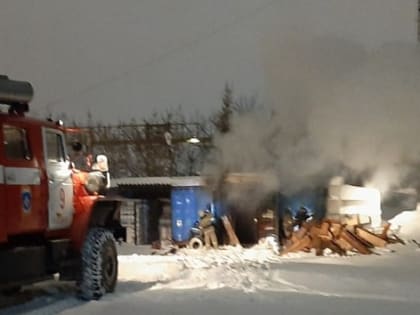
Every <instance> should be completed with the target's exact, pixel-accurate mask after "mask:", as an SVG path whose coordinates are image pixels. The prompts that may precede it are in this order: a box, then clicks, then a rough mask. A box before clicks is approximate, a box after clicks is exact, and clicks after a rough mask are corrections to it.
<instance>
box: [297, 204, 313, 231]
mask: <svg viewBox="0 0 420 315" xmlns="http://www.w3.org/2000/svg"><path fill="white" fill-rule="evenodd" d="M310 217H311V216H310V215H309V211H308V209H307V208H306V207H303V206H302V207H300V208H299V210H298V211H297V212H296V215H295V226H298V227H299V228H301V227H302V224H303V223H304V222H306V221H307V220H308V219H309V218H310Z"/></svg>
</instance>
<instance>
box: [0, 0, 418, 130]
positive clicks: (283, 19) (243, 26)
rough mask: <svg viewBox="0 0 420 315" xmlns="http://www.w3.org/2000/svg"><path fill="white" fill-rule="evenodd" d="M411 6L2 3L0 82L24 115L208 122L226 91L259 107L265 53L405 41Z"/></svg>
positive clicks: (386, 0)
mask: <svg viewBox="0 0 420 315" xmlns="http://www.w3.org/2000/svg"><path fill="white" fill-rule="evenodd" d="M416 3H417V0H351V1H346V0H275V1H273V0H272V1H269V0H119V1H114V0H71V1H68V0H67V1H64V0H37V1H35V0H32V1H29V0H2V1H1V2H0V43H1V44H0V73H4V74H7V75H9V76H10V77H12V78H15V79H23V80H29V81H31V82H32V83H33V85H34V87H35V95H36V96H35V99H34V101H33V104H32V110H33V111H34V112H36V113H45V112H46V109H48V110H49V111H51V112H53V113H62V112H64V113H66V114H67V115H68V116H69V117H75V118H77V119H81V118H82V117H84V116H85V114H86V112H87V111H88V110H90V111H92V113H93V114H94V118H95V119H97V120H102V121H106V122H118V120H124V121H127V120H129V119H131V118H136V119H137V120H141V119H142V118H143V117H145V116H146V115H150V113H151V112H152V111H154V110H156V111H161V110H165V109H167V108H175V107H177V106H178V105H182V107H183V108H184V110H185V112H188V113H195V112H196V111H199V112H201V113H204V114H206V113H210V112H213V111H215V110H216V109H217V108H218V107H219V106H220V98H221V95H222V92H223V86H224V84H225V82H229V83H231V84H232V85H233V88H234V92H235V94H237V95H253V94H255V93H257V94H258V95H259V99H260V101H262V102H268V103H269V94H270V91H269V90H270V89H273V86H275V84H273V82H269V83H268V82H267V79H268V77H267V69H265V67H267V62H265V60H264V56H267V51H266V50H267V49H270V47H272V42H278V41H281V40H282V38H283V37H287V36H289V37H290V36H291V34H292V36H293V34H304V35H305V36H309V37H319V36H321V37H322V36H333V37H337V38H341V39H349V40H352V41H355V42H358V43H360V44H362V45H364V46H365V47H366V48H368V49H376V48H378V47H380V46H381V45H383V44H384V43H386V42H390V41H403V42H415V41H416V31H417V26H416V15H417V11H416Z"/></svg>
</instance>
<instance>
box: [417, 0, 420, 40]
mask: <svg viewBox="0 0 420 315" xmlns="http://www.w3.org/2000/svg"><path fill="white" fill-rule="evenodd" d="M417 43H420V0H417Z"/></svg>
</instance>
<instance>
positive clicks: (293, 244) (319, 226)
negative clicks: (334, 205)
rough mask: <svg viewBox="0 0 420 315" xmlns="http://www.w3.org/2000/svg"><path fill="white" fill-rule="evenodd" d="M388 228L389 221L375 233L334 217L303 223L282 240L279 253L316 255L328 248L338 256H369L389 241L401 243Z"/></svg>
mask: <svg viewBox="0 0 420 315" xmlns="http://www.w3.org/2000/svg"><path fill="white" fill-rule="evenodd" d="M389 229H390V224H389V223H387V224H385V225H384V226H383V227H382V229H381V231H380V232H379V233H378V232H372V231H370V230H368V229H367V228H365V227H363V226H362V225H359V224H348V223H343V222H341V221H338V220H333V219H325V220H322V221H321V222H312V221H311V222H304V223H303V224H302V226H301V227H300V228H299V229H298V230H296V231H294V232H293V233H292V234H291V235H290V236H289V238H288V239H286V240H285V241H284V242H283V243H284V246H283V248H282V251H281V252H280V254H281V255H284V254H287V253H291V252H297V251H308V252H309V251H311V250H312V249H314V250H315V253H316V255H318V256H321V255H323V254H324V250H325V249H327V248H328V249H330V250H331V251H332V252H333V253H337V254H339V255H346V254H347V253H348V252H351V251H353V252H358V253H360V254H363V255H368V254H372V253H373V249H374V248H375V247H385V246H386V245H387V244H389V243H404V242H403V241H402V240H401V239H400V238H398V237H397V236H396V235H395V234H392V233H390V230H389Z"/></svg>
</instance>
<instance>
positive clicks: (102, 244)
mask: <svg viewBox="0 0 420 315" xmlns="http://www.w3.org/2000/svg"><path fill="white" fill-rule="evenodd" d="M117 276H118V259H117V249H116V246H115V239H114V236H113V235H112V233H111V232H110V231H109V230H106V229H104V228H93V229H91V230H90V231H89V232H88V235H87V237H86V240H85V243H84V244H83V248H82V279H81V282H80V295H81V298H83V299H85V300H98V299H100V298H101V297H102V295H104V294H105V293H108V292H113V291H114V289H115V285H116V283H117Z"/></svg>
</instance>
